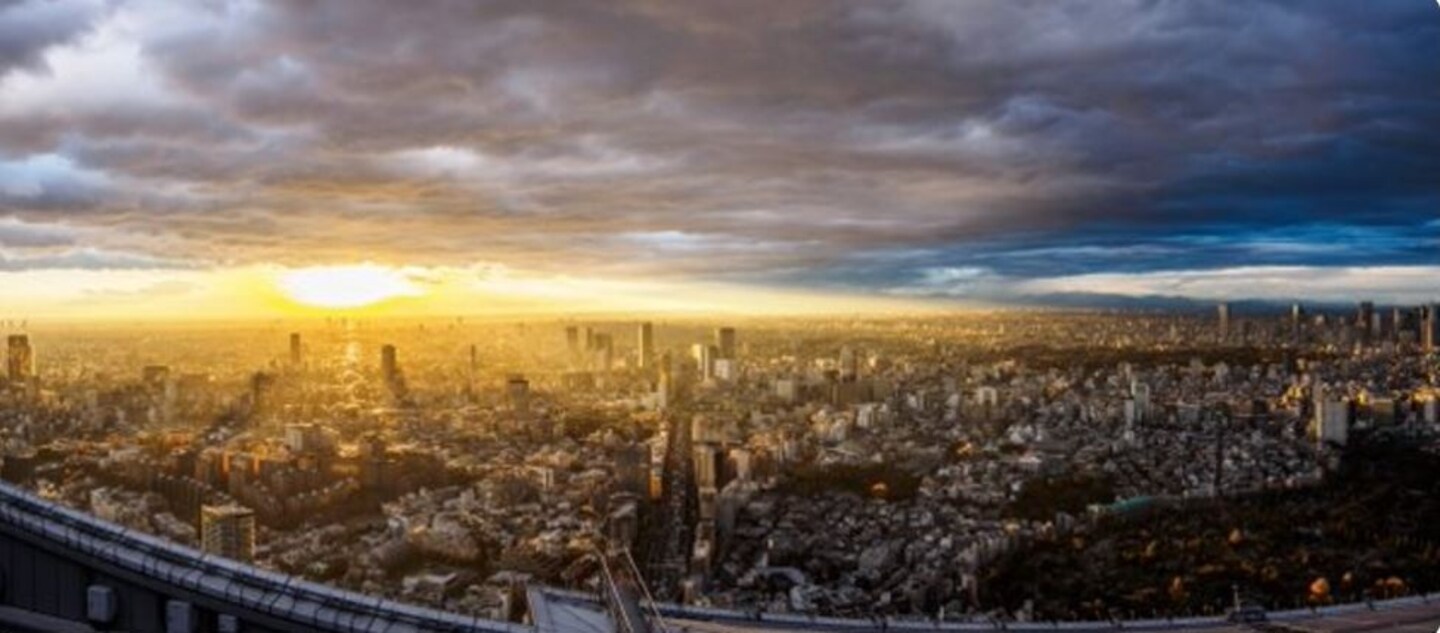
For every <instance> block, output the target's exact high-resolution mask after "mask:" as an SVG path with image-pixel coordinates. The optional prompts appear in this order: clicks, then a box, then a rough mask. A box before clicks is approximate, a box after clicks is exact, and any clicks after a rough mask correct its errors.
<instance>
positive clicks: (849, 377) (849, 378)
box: [840, 345, 860, 382]
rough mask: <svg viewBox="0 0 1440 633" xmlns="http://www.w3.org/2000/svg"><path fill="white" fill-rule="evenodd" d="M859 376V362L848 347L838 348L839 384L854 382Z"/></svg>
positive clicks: (852, 350)
mask: <svg viewBox="0 0 1440 633" xmlns="http://www.w3.org/2000/svg"><path fill="white" fill-rule="evenodd" d="M859 376H860V361H859V359H858V357H857V355H856V354H855V350H854V349H853V348H851V347H850V346H849V345H846V346H845V347H842V348H840V382H855V381H856V380H857V379H858V378H859Z"/></svg>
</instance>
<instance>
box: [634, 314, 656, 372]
mask: <svg viewBox="0 0 1440 633" xmlns="http://www.w3.org/2000/svg"><path fill="white" fill-rule="evenodd" d="M639 339H640V340H639V343H638V345H637V347H639V348H640V349H639V354H640V358H639V364H640V368H641V369H650V368H651V366H652V365H654V364H655V326H654V325H652V324H651V323H650V322H649V321H646V322H644V323H641V324H640V331H639Z"/></svg>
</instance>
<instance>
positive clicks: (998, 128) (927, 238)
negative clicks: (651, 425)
mask: <svg viewBox="0 0 1440 633" xmlns="http://www.w3.org/2000/svg"><path fill="white" fill-rule="evenodd" d="M357 265H358V266H361V267H362V268H366V269H369V268H378V269H383V270H384V271H387V272H386V276H381V277H379V278H366V277H364V276H361V277H359V278H358V279H360V280H361V281H360V282H358V283H375V284H379V285H381V286H383V287H387V288H390V287H394V288H397V289H398V290H396V292H394V293H393V299H392V300H391V301H388V302H385V303H386V305H387V306H390V309H393V310H396V311H400V312H407V311H408V312H414V313H425V312H433V313H441V312H445V313H448V312H457V313H470V312H474V313H484V312H487V311H490V312H506V311H543V310H571V311H575V310H581V311H583V310H624V309H633V310H690V311H712V310H730V311H737V312H744V311H762V312H763V311H774V312H787V311H863V310H870V309H892V308H893V309H902V308H903V309H909V308H913V307H917V306H935V305H941V306H971V305H980V306H995V305H1026V306H1037V305H1038V306H1043V305H1065V306H1071V305H1095V306H1103V305H1107V304H1113V303H1114V302H1117V301H1121V300H1125V301H1130V302H1133V301H1136V300H1138V301H1141V302H1143V301H1146V300H1150V299H1158V298H1186V299H1193V300H1197V301H1213V300H1220V299H1230V300H1243V299H1264V300H1274V301H1290V300H1303V301H1315V302H1350V301H1355V300H1358V299H1374V300H1376V301H1379V302H1382V303H1419V302H1422V301H1431V300H1436V299H1440V6H1437V4H1436V3H1435V2H1433V1H1431V0H1373V1H1366V2H1355V1H1354V0H1307V1H1305V2H1293V1H1261V0H1233V1H1226V2H1203V1H1184V2H1180V1H1174V2H1172V1H1164V0H1106V1H1104V2H1093V1H1080V0H1045V1H1027V0H932V1H926V0H915V1H899V0H894V1H892V0H863V1H854V2H845V1H841V0H815V1H809V0H787V1H785V2H774V1H773V0H763V1H762V0H755V1H750V0H727V1H726V2H677V1H675V0H624V1H613V2H596V1H593V0H586V1H579V0H576V1H573V2H571V1H555V2H533V1H531V0H519V1H513V2H508V1H498V2H482V1H477V0H456V1H453V2H443V1H433V2H432V1H423V0H422V1H417V2H404V3H400V2H393V1H382V0H373V1H365V0H337V1H324V0H316V1H298V0H296V1H273V2H271V1H261V2H255V1H247V0H237V1H226V0H197V1H195V2H173V1H154V0H149V1H147V0H140V1H127V0H63V1H62V0H0V316H3V317H5V318H81V317H105V316H117V317H127V318H128V317H142V316H155V315H166V316H184V315H211V316H215V315H228V316H241V315H273V314H290V313H295V312H296V311H300V312H304V311H307V310H309V311H316V310H318V311H321V312H323V311H324V310H325V309H326V308H325V307H324V306H320V305H316V304H315V302H307V301H304V300H303V299H302V300H297V297H296V296H295V295H294V293H291V292H289V291H288V290H287V288H289V286H287V281H286V280H287V279H290V280H293V275H294V274H295V273H294V271H295V270H297V269H305V268H308V267H315V266H327V267H334V266H357ZM395 275H398V276H399V277H400V279H399V281H396V280H395V279H392V278H391V277H393V276H395ZM346 279H349V278H348V277H347V278H346ZM397 284H398V285H397ZM322 285H323V284H322ZM321 303H323V302H321ZM1131 304H1132V303H1127V305H1131Z"/></svg>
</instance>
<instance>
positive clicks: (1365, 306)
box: [1355, 301, 1375, 340]
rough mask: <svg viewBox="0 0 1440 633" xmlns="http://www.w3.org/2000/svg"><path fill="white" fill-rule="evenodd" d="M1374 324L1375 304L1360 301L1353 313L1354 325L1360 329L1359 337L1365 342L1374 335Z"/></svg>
mask: <svg viewBox="0 0 1440 633" xmlns="http://www.w3.org/2000/svg"><path fill="white" fill-rule="evenodd" d="M1374 322H1375V302H1373V301H1361V302H1360V306H1359V308H1357V309H1356V313H1355V325H1356V326H1357V327H1359V328H1360V332H1361V335H1362V336H1364V337H1365V338H1366V339H1367V340H1368V339H1369V337H1370V335H1371V334H1373V333H1374V330H1373V329H1372V327H1373V325H1374Z"/></svg>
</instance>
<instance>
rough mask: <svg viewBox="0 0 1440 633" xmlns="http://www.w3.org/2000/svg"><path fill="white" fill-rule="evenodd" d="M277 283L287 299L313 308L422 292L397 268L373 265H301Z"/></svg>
mask: <svg viewBox="0 0 1440 633" xmlns="http://www.w3.org/2000/svg"><path fill="white" fill-rule="evenodd" d="M277 284H278V285H279V288H280V290H281V292H283V293H285V295H286V296H288V297H289V298H290V299H291V300H293V301H295V302H296V303H301V304H304V305H307V306H311V307H316V308H332V309H340V308H360V307H364V306H368V305H373V304H376V303H380V302H382V301H385V300H388V299H395V298H398V297H413V296H417V295H420V294H423V291H422V290H421V289H420V287H419V286H416V285H415V284H414V283H412V282H411V281H410V280H409V279H408V278H406V276H405V275H403V274H401V273H400V272H399V271H397V270H394V269H392V268H386V267H384V266H377V265H375V264H360V265H354V266H317V267H314V268H301V269H298V270H293V271H289V272H286V273H284V274H283V275H281V276H280V278H279V280H278V281H277Z"/></svg>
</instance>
